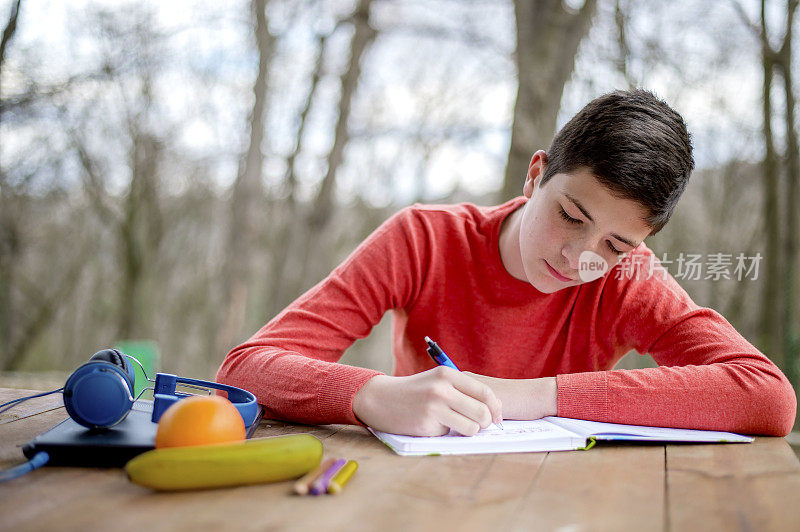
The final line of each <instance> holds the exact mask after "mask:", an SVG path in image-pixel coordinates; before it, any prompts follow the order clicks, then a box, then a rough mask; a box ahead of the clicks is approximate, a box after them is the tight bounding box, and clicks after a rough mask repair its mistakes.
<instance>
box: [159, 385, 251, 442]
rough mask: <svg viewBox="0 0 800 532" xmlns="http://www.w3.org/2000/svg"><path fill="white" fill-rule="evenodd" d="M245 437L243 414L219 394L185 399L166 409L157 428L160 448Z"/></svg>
mask: <svg viewBox="0 0 800 532" xmlns="http://www.w3.org/2000/svg"><path fill="white" fill-rule="evenodd" d="M244 439H245V428H244V420H243V419H242V415H241V414H239V411H238V410H236V407H235V406H233V403H231V402H230V401H228V400H227V399H225V398H224V397H222V396H219V395H208V396H203V395H195V396H192V397H187V398H186V399H181V400H180V401H178V402H177V403H175V404H173V405H172V406H170V407H169V408H167V409H166V410H165V411H164V413H163V414H162V415H161V419H160V420H159V421H158V428H157V429H156V449H160V448H162V447H188V446H191V445H209V444H212V443H228V442H234V441H242V440H244Z"/></svg>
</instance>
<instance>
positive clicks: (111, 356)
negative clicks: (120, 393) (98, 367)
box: [89, 349, 136, 394]
mask: <svg viewBox="0 0 800 532" xmlns="http://www.w3.org/2000/svg"><path fill="white" fill-rule="evenodd" d="M93 361H103V362H109V363H111V364H114V365H115V366H118V367H119V368H120V369H121V370H122V371H123V372H124V373H125V375H126V376H127V377H128V380H129V381H130V389H131V394H133V389H134V384H135V383H136V372H135V371H134V368H133V366H132V365H131V364H130V363H129V362H128V357H126V356H125V355H124V354H123V353H122V352H121V351H118V350H117V349H103V350H102V351H98V352H97V353H95V354H93V355H92V357H91V358H90V359H89V362H93Z"/></svg>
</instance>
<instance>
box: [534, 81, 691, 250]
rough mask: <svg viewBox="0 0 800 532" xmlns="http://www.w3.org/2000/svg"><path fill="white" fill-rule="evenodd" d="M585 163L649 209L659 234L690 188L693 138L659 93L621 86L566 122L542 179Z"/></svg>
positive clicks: (618, 192) (649, 220) (606, 182)
mask: <svg viewBox="0 0 800 532" xmlns="http://www.w3.org/2000/svg"><path fill="white" fill-rule="evenodd" d="M582 167H585V168H587V169H588V170H589V171H590V172H591V173H592V174H594V175H595V177H596V178H597V179H598V180H599V181H600V182H601V183H602V184H603V185H604V186H605V187H607V188H608V189H609V190H610V191H611V192H612V193H614V194H615V195H617V196H619V197H620V198H625V199H631V200H634V201H636V202H638V203H639V204H640V205H642V206H643V207H644V208H645V209H647V211H648V212H649V216H648V218H647V220H646V221H647V223H648V224H649V225H650V227H652V228H653V230H652V232H651V234H655V233H657V232H658V231H660V230H661V228H662V227H664V225H666V223H667V222H668V221H669V218H670V216H672V212H673V211H674V209H675V206H676V205H677V203H678V200H679V199H680V197H681V194H683V191H684V190H685V189H686V184H687V182H688V181H689V175H690V174H691V173H692V170H693V169H694V159H693V158H692V142H691V138H690V135H689V132H688V131H687V130H686V124H685V123H684V121H683V118H682V117H681V115H679V114H678V113H677V112H675V111H674V110H673V109H672V108H671V107H670V106H669V105H667V104H666V103H665V102H664V101H662V100H659V99H658V98H657V97H656V96H655V95H653V93H651V92H649V91H646V90H641V89H633V90H629V91H615V92H612V93H609V94H605V95H603V96H600V97H599V98H596V99H594V100H592V101H591V102H589V103H588V104H587V105H586V106H585V107H584V108H583V109H581V110H580V111H579V112H578V114H576V115H575V116H574V117H573V118H572V119H571V120H570V121H569V122H567V123H566V125H565V126H564V127H563V128H561V131H559V132H558V134H557V135H556V136H555V138H554V139H553V143H552V144H551V145H550V149H549V150H548V151H547V166H546V167H545V171H544V175H543V176H542V181H541V184H540V185H544V184H545V183H546V182H547V181H548V180H549V179H550V178H551V177H553V176H554V175H556V174H559V173H568V172H571V171H574V170H576V169H579V168H582Z"/></svg>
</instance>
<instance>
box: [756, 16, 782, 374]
mask: <svg viewBox="0 0 800 532" xmlns="http://www.w3.org/2000/svg"><path fill="white" fill-rule="evenodd" d="M760 22H761V31H760V38H761V62H762V67H763V76H764V77H763V83H762V89H761V90H762V94H761V96H762V107H761V110H762V121H763V124H762V131H763V135H764V161H763V163H762V164H763V172H764V181H763V184H764V215H763V219H764V236H765V249H764V270H763V271H764V285H763V286H764V291H763V292H762V297H763V299H762V304H761V324H760V329H761V331H760V339H759V343H760V348H761V350H762V351H763V352H764V353H765V354H767V355H768V356H769V357H770V358H772V360H773V361H774V362H775V363H776V364H778V365H779V366H780V367H781V368H785V364H784V362H785V360H784V357H783V345H782V342H781V331H780V325H781V321H780V313H779V311H780V306H779V305H778V304H776V302H778V301H780V300H781V293H782V289H781V279H780V276H781V270H780V265H781V250H780V246H781V238H780V235H781V226H780V210H779V209H780V205H779V202H778V187H779V185H780V183H779V179H778V154H777V152H776V150H775V141H774V138H773V132H772V95H771V92H772V80H773V72H774V66H775V53H774V50H773V49H772V47H771V46H770V44H769V38H768V33H767V22H766V0H761V21H760Z"/></svg>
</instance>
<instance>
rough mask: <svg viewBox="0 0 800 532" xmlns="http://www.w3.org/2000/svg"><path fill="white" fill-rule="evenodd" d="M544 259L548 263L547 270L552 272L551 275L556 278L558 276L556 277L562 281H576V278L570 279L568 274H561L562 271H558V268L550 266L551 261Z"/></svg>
mask: <svg viewBox="0 0 800 532" xmlns="http://www.w3.org/2000/svg"><path fill="white" fill-rule="evenodd" d="M542 260H543V261H544V263H545V264H546V265H547V270H548V271H549V272H550V275H552V276H553V277H555V278H556V279H558V280H559V281H562V282H565V283H568V282H570V281H574V280H575V279H570V278H569V277H567V276H566V275H561V273H559V271H558V270H556V269H555V268H553V267H552V266H550V263H549V262H547V261H546V260H544V259H542Z"/></svg>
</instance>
